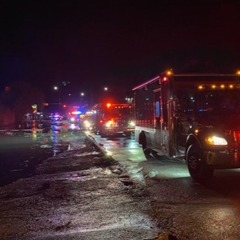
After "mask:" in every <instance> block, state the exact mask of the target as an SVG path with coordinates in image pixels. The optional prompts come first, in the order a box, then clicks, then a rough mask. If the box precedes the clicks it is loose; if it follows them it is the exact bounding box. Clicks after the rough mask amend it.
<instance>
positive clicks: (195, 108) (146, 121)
mask: <svg viewBox="0 0 240 240" xmlns="http://www.w3.org/2000/svg"><path fill="white" fill-rule="evenodd" d="M239 76H240V72H237V73H236V74H180V73H174V72H173V71H172V70H169V71H166V72H163V73H161V74H159V75H158V76H156V77H154V78H152V79H150V80H148V81H146V82H144V83H142V84H140V85H138V86H136V87H134V88H133V89H132V90H133V92H134V108H135V120H136V125H135V138H136V140H137V141H138V142H139V144H141V145H142V147H143V148H144V149H148V150H149V149H150V150H152V151H156V152H157V153H158V154H159V153H160V154H162V155H166V156H168V157H169V158H176V159H178V158H179V159H183V160H185V162H186V165H187V167H188V170H189V173H190V175H191V177H192V178H193V179H194V180H195V181H198V182H204V181H208V180H210V179H211V177H212V176H213V175H214V170H215V169H230V168H239V167H240V82H239Z"/></svg>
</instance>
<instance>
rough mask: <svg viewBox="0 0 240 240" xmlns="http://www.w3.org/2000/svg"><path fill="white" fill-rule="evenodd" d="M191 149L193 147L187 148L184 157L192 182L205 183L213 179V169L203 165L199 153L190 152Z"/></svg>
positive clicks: (203, 162)
mask: <svg viewBox="0 0 240 240" xmlns="http://www.w3.org/2000/svg"><path fill="white" fill-rule="evenodd" d="M191 148H193V146H190V147H189V149H188V151H187V155H186V161H187V167H188V171H189V173H190V175H191V177H192V179H193V180H195V181H197V182H199V183H206V182H207V181H208V180H210V179H211V178H212V177H213V173H214V169H213V168H212V167H210V166H208V165H207V164H206V163H205V161H204V159H203V156H202V154H201V152H198V151H196V150H195V151H192V150H191Z"/></svg>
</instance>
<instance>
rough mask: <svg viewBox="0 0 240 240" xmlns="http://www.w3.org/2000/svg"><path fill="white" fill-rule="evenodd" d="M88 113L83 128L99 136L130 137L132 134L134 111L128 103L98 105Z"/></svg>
mask: <svg viewBox="0 0 240 240" xmlns="http://www.w3.org/2000/svg"><path fill="white" fill-rule="evenodd" d="M90 112H91V114H88V117H86V118H85V120H84V121H83V127H84V126H85V128H86V127H88V128H91V129H92V130H93V131H94V132H95V133H97V134H99V135H101V136H113V135H116V134H122V135H125V136H130V135H131V134H132V133H133V132H134V128H135V121H134V111H133V106H132V104H130V103H99V104H96V105H95V106H93V108H92V109H91V111H90Z"/></svg>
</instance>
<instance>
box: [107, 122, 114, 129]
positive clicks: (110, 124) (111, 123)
mask: <svg viewBox="0 0 240 240" xmlns="http://www.w3.org/2000/svg"><path fill="white" fill-rule="evenodd" d="M112 125H113V121H108V122H106V124H105V126H106V127H107V128H110V127H112Z"/></svg>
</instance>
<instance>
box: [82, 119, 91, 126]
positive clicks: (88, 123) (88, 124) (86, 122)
mask: <svg viewBox="0 0 240 240" xmlns="http://www.w3.org/2000/svg"><path fill="white" fill-rule="evenodd" d="M83 124H84V126H85V127H86V128H90V127H91V126H92V124H91V123H90V122H89V121H88V120H85V121H84V122H83Z"/></svg>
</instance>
